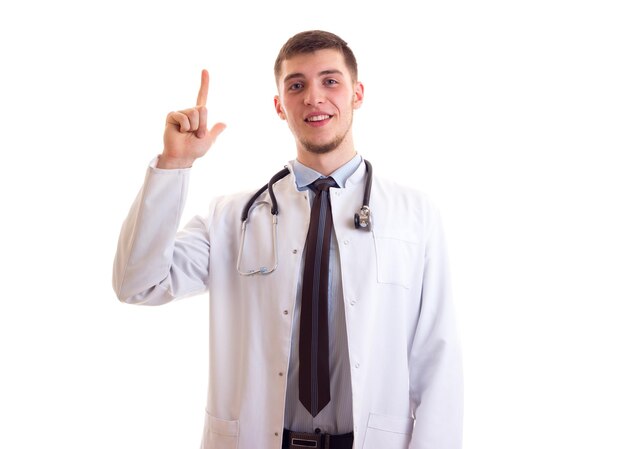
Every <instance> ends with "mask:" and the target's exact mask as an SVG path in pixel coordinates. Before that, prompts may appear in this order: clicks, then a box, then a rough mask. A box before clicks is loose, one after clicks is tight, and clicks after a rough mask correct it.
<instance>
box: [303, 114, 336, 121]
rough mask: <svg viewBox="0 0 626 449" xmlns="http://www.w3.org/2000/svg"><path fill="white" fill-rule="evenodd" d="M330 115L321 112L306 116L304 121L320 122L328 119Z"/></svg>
mask: <svg viewBox="0 0 626 449" xmlns="http://www.w3.org/2000/svg"><path fill="white" fill-rule="evenodd" d="M331 117H332V115H326V114H321V115H313V116H311V117H307V118H305V119H304V121H305V122H308V123H313V122H322V121H324V120H328V119H330V118H331Z"/></svg>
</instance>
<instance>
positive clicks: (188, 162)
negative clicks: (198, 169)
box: [156, 154, 195, 170]
mask: <svg viewBox="0 0 626 449" xmlns="http://www.w3.org/2000/svg"><path fill="white" fill-rule="evenodd" d="M194 160H195V159H188V158H176V157H169V156H163V155H162V154H161V155H159V158H158V160H157V163H156V167H157V168H163V169H166V170H167V169H170V170H171V169H176V168H190V167H191V166H192V165H193V162H194Z"/></svg>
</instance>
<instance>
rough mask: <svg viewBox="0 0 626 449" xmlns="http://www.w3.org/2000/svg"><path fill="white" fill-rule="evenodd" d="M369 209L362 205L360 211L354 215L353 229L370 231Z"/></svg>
mask: <svg viewBox="0 0 626 449" xmlns="http://www.w3.org/2000/svg"><path fill="white" fill-rule="evenodd" d="M370 213H371V211H370V208H369V206H365V205H363V206H362V207H361V210H360V211H359V212H358V213H356V214H354V227H355V228H356V229H363V230H364V231H369V230H370V229H371V222H370Z"/></svg>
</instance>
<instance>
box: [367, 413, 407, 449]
mask: <svg viewBox="0 0 626 449" xmlns="http://www.w3.org/2000/svg"><path fill="white" fill-rule="evenodd" d="M412 433H413V419H412V418H402V417H398V416H389V415H377V414H375V413H370V416H369V419H368V421H367V430H366V431H365V443H364V444H363V449H381V448H385V449H406V448H407V447H408V446H409V442H410V440H411V434H412Z"/></svg>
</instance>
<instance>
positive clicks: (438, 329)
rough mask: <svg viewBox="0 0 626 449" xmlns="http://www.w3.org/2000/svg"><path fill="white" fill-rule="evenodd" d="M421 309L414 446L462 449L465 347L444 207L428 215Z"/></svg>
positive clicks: (414, 363) (414, 359)
mask: <svg viewBox="0 0 626 449" xmlns="http://www.w3.org/2000/svg"><path fill="white" fill-rule="evenodd" d="M426 221H427V223H426V229H427V231H426V247H425V258H424V273H423V282H422V288H421V306H420V313H419V318H418V322H417V327H416V329H415V335H414V338H413V344H412V347H411V351H410V354H409V358H410V392H411V406H412V409H413V410H412V411H413V414H414V417H415V426H414V429H413V435H412V438H411V443H410V445H409V448H410V449H433V448H437V449H460V448H461V447H462V439H463V435H462V427H463V424H462V422H463V380H462V364H461V351H460V347H459V342H458V338H457V331H456V323H455V317H454V311H453V302H452V296H451V288H450V279H449V270H448V260H447V252H446V245H445V241H444V236H443V230H442V225H441V220H440V216H439V213H438V211H437V210H436V209H435V208H434V207H433V206H431V207H430V208H429V210H428V212H427V214H426Z"/></svg>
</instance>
